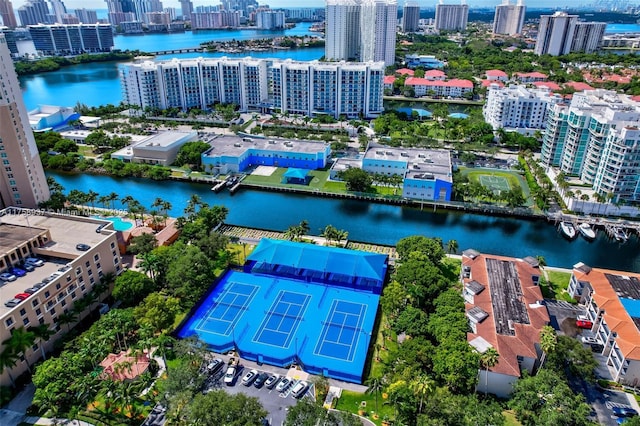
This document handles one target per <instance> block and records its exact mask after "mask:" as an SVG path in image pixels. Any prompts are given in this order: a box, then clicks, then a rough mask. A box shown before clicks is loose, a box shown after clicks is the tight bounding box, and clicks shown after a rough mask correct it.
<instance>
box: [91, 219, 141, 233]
mask: <svg viewBox="0 0 640 426" xmlns="http://www.w3.org/2000/svg"><path fill="white" fill-rule="evenodd" d="M91 217H94V218H96V219H102V220H108V221H109V222H112V223H113V229H115V230H116V231H127V230H129V229H131V228H132V227H133V223H131V222H127V221H126V220H123V219H122V218H121V217H119V216H109V217H103V216H91Z"/></svg>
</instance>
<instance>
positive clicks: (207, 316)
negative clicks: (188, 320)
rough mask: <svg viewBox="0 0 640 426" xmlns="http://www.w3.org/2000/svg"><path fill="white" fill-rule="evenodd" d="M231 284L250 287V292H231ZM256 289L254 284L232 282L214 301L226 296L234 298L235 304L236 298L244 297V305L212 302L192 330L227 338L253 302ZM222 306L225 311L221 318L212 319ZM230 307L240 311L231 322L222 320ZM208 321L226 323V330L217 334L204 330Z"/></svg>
mask: <svg viewBox="0 0 640 426" xmlns="http://www.w3.org/2000/svg"><path fill="white" fill-rule="evenodd" d="M233 284H241V285H243V286H247V287H251V292H250V293H249V294H246V293H238V292H236V291H232V290H231V288H232V287H233ZM258 289H259V287H258V286H257V285H254V284H247V283H236V282H233V283H232V285H231V286H229V287H228V288H227V289H226V290H225V291H224V292H222V293H220V294H219V295H218V297H216V301H217V300H222V299H224V298H225V297H226V296H227V295H233V296H234V299H233V302H235V300H236V299H237V298H238V296H241V297H246V300H245V301H244V303H243V304H242V305H234V304H233V302H232V303H226V302H225V303H217V302H214V303H213V304H212V305H211V308H209V309H208V310H207V312H206V314H205V315H203V316H202V318H201V319H200V320H199V321H198V323H197V325H196V327H195V328H194V330H198V331H201V332H202V333H208V334H217V335H219V336H229V334H231V329H233V327H235V326H236V324H237V323H238V321H239V320H240V318H241V317H242V315H243V314H244V312H245V311H246V309H247V307H248V306H249V305H250V304H251V302H252V301H253V298H254V297H255V295H256V294H257V293H258ZM224 305H226V309H225V311H224V313H223V314H222V316H220V317H219V318H216V317H213V316H212V314H213V312H214V311H215V310H216V308H218V307H219V306H224ZM231 306H235V307H238V308H240V311H239V312H238V313H237V314H236V315H235V316H234V318H233V319H232V320H231V321H229V320H225V319H223V318H224V314H226V313H227V312H228V311H229V308H231ZM209 321H212V322H221V323H227V328H226V329H225V331H224V333H218V332H215V331H211V330H209V329H208V328H206V323H207V322H209Z"/></svg>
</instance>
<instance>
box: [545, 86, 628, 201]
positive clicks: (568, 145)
mask: <svg viewBox="0 0 640 426" xmlns="http://www.w3.org/2000/svg"><path fill="white" fill-rule="evenodd" d="M638 122H640V103H639V102H636V101H633V100H632V99H631V98H630V97H628V96H626V95H622V94H618V93H616V92H615V91H610V90H604V89H597V90H588V91H585V92H580V93H574V94H573V98H572V99H571V104H570V105H563V104H557V105H554V106H553V107H551V108H550V111H549V117H548V121H547V126H546V129H545V131H544V133H543V138H542V151H541V160H542V162H543V164H545V165H546V166H555V167H558V168H559V169H560V170H561V171H563V172H564V173H565V174H568V175H574V176H578V177H580V179H581V180H582V181H583V182H584V183H586V184H589V185H591V186H592V189H593V190H594V191H596V192H597V193H598V194H600V195H606V194H613V195H614V199H613V201H614V202H617V201H621V200H624V201H628V202H637V201H640V163H639V162H638V158H640V130H638Z"/></svg>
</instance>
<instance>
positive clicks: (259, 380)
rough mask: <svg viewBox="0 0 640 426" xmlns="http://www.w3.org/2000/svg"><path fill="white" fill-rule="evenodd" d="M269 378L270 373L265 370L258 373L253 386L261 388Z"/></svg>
mask: <svg viewBox="0 0 640 426" xmlns="http://www.w3.org/2000/svg"><path fill="white" fill-rule="evenodd" d="M268 378H269V374H267V373H265V372H262V373H260V374H258V377H256V381H255V382H253V386H254V387H256V388H258V389H260V388H261V387H262V386H264V382H266V381H267V379H268Z"/></svg>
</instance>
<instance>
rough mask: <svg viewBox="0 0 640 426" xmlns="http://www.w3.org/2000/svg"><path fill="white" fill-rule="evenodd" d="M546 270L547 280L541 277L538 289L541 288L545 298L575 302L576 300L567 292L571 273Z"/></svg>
mask: <svg viewBox="0 0 640 426" xmlns="http://www.w3.org/2000/svg"><path fill="white" fill-rule="evenodd" d="M546 272H547V275H548V276H549V282H547V280H545V279H542V278H543V277H541V280H540V290H542V295H543V296H544V297H545V298H547V299H557V300H565V301H567V302H570V303H576V301H575V300H573V299H572V298H571V297H570V296H569V293H567V287H568V286H569V280H570V279H571V273H570V272H561V271H549V270H547V271H546Z"/></svg>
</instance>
